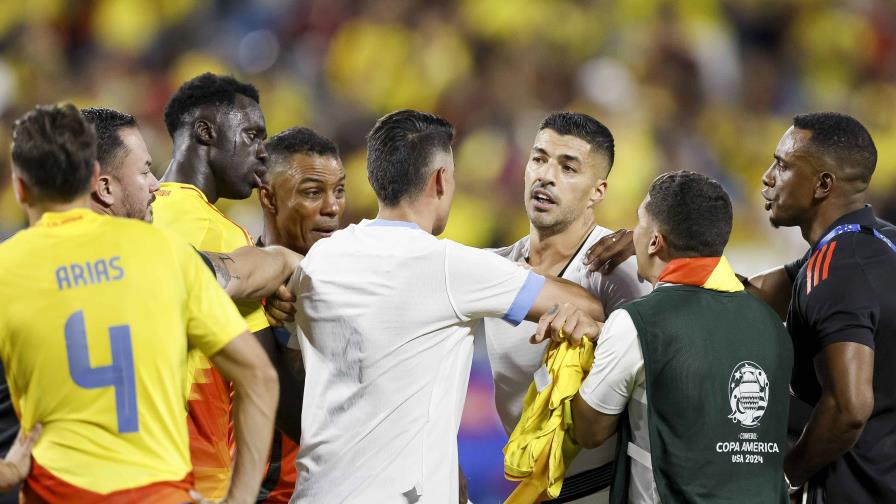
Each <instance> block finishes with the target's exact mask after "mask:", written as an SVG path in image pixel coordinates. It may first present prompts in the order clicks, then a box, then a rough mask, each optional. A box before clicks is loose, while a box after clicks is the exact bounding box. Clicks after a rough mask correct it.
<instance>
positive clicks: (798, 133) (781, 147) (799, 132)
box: [775, 126, 812, 157]
mask: <svg viewBox="0 0 896 504" xmlns="http://www.w3.org/2000/svg"><path fill="white" fill-rule="evenodd" d="M811 136H812V132H811V131H807V130H804V129H799V128H797V127H795V126H791V127H790V128H789V129H788V130H787V131H786V132H785V133H784V136H782V137H781V140H780V141H779V142H778V147H777V148H776V149H775V155H776V156H779V157H784V156H786V155H793V154H795V153H797V152H798V151H800V150H802V149H804V148H805V147H806V146H807V145H808V143H809V138H810V137H811Z"/></svg>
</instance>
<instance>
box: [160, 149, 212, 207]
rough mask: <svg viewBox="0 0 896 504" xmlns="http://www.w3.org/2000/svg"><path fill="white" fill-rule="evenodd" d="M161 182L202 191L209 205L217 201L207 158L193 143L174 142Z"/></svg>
mask: <svg viewBox="0 0 896 504" xmlns="http://www.w3.org/2000/svg"><path fill="white" fill-rule="evenodd" d="M161 181H162V182H178V183H181V184H191V185H194V186H196V188H197V189H199V190H200V191H202V194H204V195H205V199H207V200H208V202H209V203H212V204H214V203H215V202H216V201H218V191H217V188H216V187H215V177H214V176H213V175H212V171H211V169H210V168H209V165H208V159H207V156H205V154H204V150H203V149H202V148H201V147H200V146H198V145H195V144H193V143H186V144H185V145H178V143H177V142H175V145H174V153H173V155H172V158H171V163H169V164H168V169H166V170H165V174H164V175H162V180H161Z"/></svg>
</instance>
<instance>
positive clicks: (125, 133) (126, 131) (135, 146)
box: [118, 126, 150, 158]
mask: <svg viewBox="0 0 896 504" xmlns="http://www.w3.org/2000/svg"><path fill="white" fill-rule="evenodd" d="M118 136H119V138H121V141H122V143H123V144H124V145H125V147H126V148H127V150H128V151H130V152H132V153H136V154H139V155H142V156H143V157H146V158H149V157H150V156H149V149H148V148H147V146H146V140H145V139H144V138H143V135H142V134H141V133H140V130H139V129H138V128H136V127H131V126H128V127H125V128H121V129H119V130H118Z"/></svg>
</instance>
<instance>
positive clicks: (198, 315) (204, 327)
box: [171, 236, 247, 356]
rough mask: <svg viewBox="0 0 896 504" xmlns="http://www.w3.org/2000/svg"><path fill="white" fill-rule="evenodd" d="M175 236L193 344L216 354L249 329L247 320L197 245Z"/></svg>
mask: <svg viewBox="0 0 896 504" xmlns="http://www.w3.org/2000/svg"><path fill="white" fill-rule="evenodd" d="M171 239H172V246H174V247H175V249H176V250H175V254H176V255H177V256H178V258H179V260H180V263H181V270H182V273H183V277H184V283H185V284H186V285H187V299H186V306H185V308H186V317H185V318H186V322H187V340H188V343H189V346H190V348H195V349H197V350H199V351H200V352H202V353H203V354H205V355H207V356H212V355H214V354H216V353H217V352H218V351H219V350H221V349H222V348H223V347H224V346H226V345H227V344H228V343H230V342H231V341H233V340H234V339H235V338H236V337H237V336H239V335H240V334H241V333H243V332H244V331H246V329H247V327H246V322H245V321H244V320H243V318H242V316H241V315H240V313H239V311H238V310H237V309H236V306H235V305H234V304H233V303H232V302H231V301H230V297H229V296H228V295H227V293H226V292H224V289H222V288H221V286H220V285H218V282H217V281H216V280H215V277H214V276H213V275H212V274H211V272H210V271H209V269H208V267H207V266H206V265H205V263H204V262H203V261H202V258H201V257H199V254H198V253H197V252H196V251H195V250H194V249H193V247H191V246H190V245H188V244H187V243H186V242H184V241H182V240H180V239H179V238H178V237H176V236H172V237H171Z"/></svg>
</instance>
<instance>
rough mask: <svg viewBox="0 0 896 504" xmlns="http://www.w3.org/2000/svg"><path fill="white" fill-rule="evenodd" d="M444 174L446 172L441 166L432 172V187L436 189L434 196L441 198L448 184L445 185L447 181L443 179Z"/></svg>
mask: <svg viewBox="0 0 896 504" xmlns="http://www.w3.org/2000/svg"><path fill="white" fill-rule="evenodd" d="M446 174H447V172H446V170H445V167H443V166H440V167H439V168H438V169H436V171H434V172H433V173H432V182H433V187H434V188H435V190H436V197H437V198H439V199H441V198H442V196H444V195H445V192H447V190H448V186H447V185H446V184H447V181H446V180H445V176H446Z"/></svg>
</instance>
